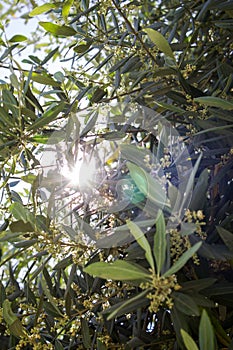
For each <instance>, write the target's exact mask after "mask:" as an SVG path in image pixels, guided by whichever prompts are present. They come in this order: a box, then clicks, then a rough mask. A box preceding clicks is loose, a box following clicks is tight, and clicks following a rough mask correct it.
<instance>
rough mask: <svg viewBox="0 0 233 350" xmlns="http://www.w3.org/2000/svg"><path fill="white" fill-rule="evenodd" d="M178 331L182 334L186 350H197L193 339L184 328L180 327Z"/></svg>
mask: <svg viewBox="0 0 233 350" xmlns="http://www.w3.org/2000/svg"><path fill="white" fill-rule="evenodd" d="M180 333H181V336H182V338H183V341H184V345H185V346H186V349H187V350H198V347H197V345H196V343H195V341H194V340H193V338H192V337H191V336H190V335H189V334H188V333H187V332H186V331H185V330H184V329H181V330H180Z"/></svg>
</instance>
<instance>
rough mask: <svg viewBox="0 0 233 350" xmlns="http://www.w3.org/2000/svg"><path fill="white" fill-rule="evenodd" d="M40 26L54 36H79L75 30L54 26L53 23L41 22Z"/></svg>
mask: <svg viewBox="0 0 233 350" xmlns="http://www.w3.org/2000/svg"><path fill="white" fill-rule="evenodd" d="M39 25H40V26H41V27H42V28H44V30H46V31H47V32H49V33H51V34H52V35H54V36H64V37H67V36H73V35H75V34H77V32H76V30H74V28H72V27H69V26H65V25H63V26H59V25H58V24H54V23H51V22H39Z"/></svg>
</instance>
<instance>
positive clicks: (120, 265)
mask: <svg viewBox="0 0 233 350" xmlns="http://www.w3.org/2000/svg"><path fill="white" fill-rule="evenodd" d="M84 272H86V273H88V274H89V275H93V276H97V277H101V278H105V279H112V280H123V281H127V280H138V279H143V280H145V279H148V278H150V274H149V273H148V272H147V270H145V269H143V268H141V267H140V266H139V265H135V264H131V263H128V262H126V261H123V260H116V261H114V262H113V263H105V262H102V261H101V262H97V263H94V264H91V265H89V266H87V267H85V268H84Z"/></svg>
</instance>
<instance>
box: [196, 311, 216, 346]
mask: <svg viewBox="0 0 233 350" xmlns="http://www.w3.org/2000/svg"><path fill="white" fill-rule="evenodd" d="M199 344H200V350H215V337H214V330H213V327H212V324H211V322H210V319H209V316H208V314H207V312H206V310H205V309H204V310H203V311H202V315H201V321H200V324H199Z"/></svg>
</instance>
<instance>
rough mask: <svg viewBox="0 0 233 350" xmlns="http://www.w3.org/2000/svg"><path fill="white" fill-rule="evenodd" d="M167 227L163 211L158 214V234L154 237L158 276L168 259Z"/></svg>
mask: <svg viewBox="0 0 233 350" xmlns="http://www.w3.org/2000/svg"><path fill="white" fill-rule="evenodd" d="M166 246H167V242H166V226H165V220H164V215H163V212H162V211H161V210H159V212H158V216H157V219H156V233H155V236H154V251H153V252H154V256H155V261H156V266H157V274H158V275H159V274H160V272H161V269H162V267H163V264H164V262H165V258H166Z"/></svg>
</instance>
